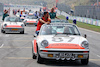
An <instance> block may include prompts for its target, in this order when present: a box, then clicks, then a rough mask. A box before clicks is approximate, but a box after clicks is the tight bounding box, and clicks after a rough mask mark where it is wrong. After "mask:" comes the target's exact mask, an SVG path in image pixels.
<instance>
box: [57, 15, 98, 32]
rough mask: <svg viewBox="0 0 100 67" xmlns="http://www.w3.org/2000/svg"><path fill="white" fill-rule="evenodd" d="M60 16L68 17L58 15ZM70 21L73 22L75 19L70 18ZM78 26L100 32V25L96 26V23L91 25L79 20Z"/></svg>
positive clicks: (62, 17)
mask: <svg viewBox="0 0 100 67" xmlns="http://www.w3.org/2000/svg"><path fill="white" fill-rule="evenodd" d="M58 18H60V19H66V17H64V16H62V15H61V16H58ZM69 22H70V23H73V20H69ZM77 26H78V27H81V28H85V29H89V30H93V31H96V32H100V26H95V25H91V24H86V23H82V22H78V21H77Z"/></svg>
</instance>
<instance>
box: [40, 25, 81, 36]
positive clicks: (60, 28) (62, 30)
mask: <svg viewBox="0 0 100 67" xmlns="http://www.w3.org/2000/svg"><path fill="white" fill-rule="evenodd" d="M57 34H66V35H80V33H79V31H78V29H77V27H76V26H75V25H62V24H59V25H46V26H43V27H42V29H41V30H40V35H57Z"/></svg>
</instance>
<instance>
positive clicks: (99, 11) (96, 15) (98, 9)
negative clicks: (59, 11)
mask: <svg viewBox="0 0 100 67" xmlns="http://www.w3.org/2000/svg"><path fill="white" fill-rule="evenodd" d="M74 15H75V16H80V17H87V18H93V19H99V20H100V6H76V7H75V13H74Z"/></svg>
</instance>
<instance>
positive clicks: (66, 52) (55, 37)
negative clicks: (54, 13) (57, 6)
mask: <svg viewBox="0 0 100 67" xmlns="http://www.w3.org/2000/svg"><path fill="white" fill-rule="evenodd" d="M34 37H35V38H34V40H33V41H32V55H33V56H32V57H33V59H36V57H37V62H38V63H42V62H43V61H44V59H51V60H62V61H63V60H67V61H68V60H72V61H73V60H81V63H82V64H85V65H87V64H88V61H89V43H88V41H87V39H86V38H85V37H82V36H81V34H80V32H79V30H78V28H77V26H76V25H74V24H69V23H51V24H49V25H46V24H44V25H42V28H41V30H40V32H39V35H38V36H37V35H34Z"/></svg>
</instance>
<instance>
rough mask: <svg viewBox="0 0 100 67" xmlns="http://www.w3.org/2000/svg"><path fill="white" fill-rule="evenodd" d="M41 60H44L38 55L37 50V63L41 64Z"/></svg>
mask: <svg viewBox="0 0 100 67" xmlns="http://www.w3.org/2000/svg"><path fill="white" fill-rule="evenodd" d="M37 51H38V50H37ZM43 62H44V59H43V58H41V56H40V55H39V52H37V63H39V64H42V63H43Z"/></svg>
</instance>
